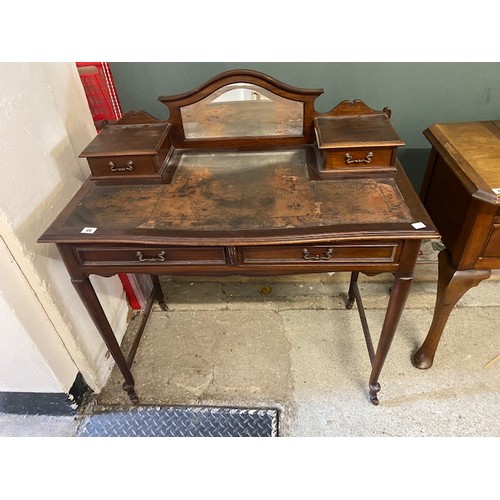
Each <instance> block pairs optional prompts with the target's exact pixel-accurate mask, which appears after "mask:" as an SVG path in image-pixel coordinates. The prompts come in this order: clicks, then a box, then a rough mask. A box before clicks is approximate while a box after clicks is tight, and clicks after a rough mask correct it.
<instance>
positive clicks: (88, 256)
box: [76, 247, 226, 266]
mask: <svg viewBox="0 0 500 500" xmlns="http://www.w3.org/2000/svg"><path fill="white" fill-rule="evenodd" d="M76 253H77V256H78V259H79V260H80V263H81V264H82V265H83V266H86V265H87V266H92V265H110V266H113V265H120V266H122V265H140V266H148V265H155V266H157V265H165V266H179V265H194V264H196V265H204V264H205V265H214V264H216V265H220V264H225V263H226V254H225V252H224V248H223V247H189V248H186V247H182V248H181V247H130V248H123V247H117V248H113V247H108V248H106V249H102V248H98V247H79V248H77V249H76Z"/></svg>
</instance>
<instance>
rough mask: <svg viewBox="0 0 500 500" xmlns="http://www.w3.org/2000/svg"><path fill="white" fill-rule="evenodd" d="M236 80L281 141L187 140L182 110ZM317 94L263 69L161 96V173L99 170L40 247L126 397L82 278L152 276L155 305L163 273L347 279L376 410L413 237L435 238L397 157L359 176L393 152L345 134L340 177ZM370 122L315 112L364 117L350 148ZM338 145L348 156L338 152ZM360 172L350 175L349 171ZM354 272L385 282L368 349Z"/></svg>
mask: <svg viewBox="0 0 500 500" xmlns="http://www.w3.org/2000/svg"><path fill="white" fill-rule="evenodd" d="M241 82H243V83H244V85H243V87H244V89H247V90H248V87H249V86H251V87H250V88H251V89H252V91H253V92H254V91H255V87H256V86H258V87H257V88H258V90H259V93H262V95H263V97H266V96H270V97H267V98H270V99H271V100H272V99H274V96H277V97H276V99H277V101H278V104H279V106H278V107H277V108H275V109H273V110H272V112H271V113H270V115H269V116H270V117H271V122H270V123H271V124H273V123H275V124H276V126H277V128H276V130H277V131H278V132H277V133H276V134H275V135H274V136H272V135H269V134H270V132H269V130H267V129H266V130H265V134H266V135H260V133H259V134H258V135H256V136H255V137H254V136H251V137H247V136H243V137H242V135H241V134H244V133H245V132H244V128H243V129H242V128H241V127H240V129H239V130H238V135H237V137H236V138H235V137H232V136H231V135H230V134H226V133H225V132H223V131H221V122H220V120H217V121H216V123H217V126H218V127H219V128H218V129H217V130H218V132H217V135H220V134H226V135H225V136H224V137H225V139H224V140H221V139H220V138H219V137H216V138H213V137H210V136H208V137H207V138H205V142H203V139H200V137H199V135H200V133H203V132H200V131H199V130H197V131H196V132H195V134H194V136H193V137H191V138H190V137H187V136H188V135H189V134H188V133H187V131H188V130H193V127H191V128H189V127H186V126H185V125H186V124H184V123H183V121H182V120H183V119H184V120H188V119H190V118H189V116H190V114H189V113H185V114H184V116H183V115H182V114H181V111H182V109H183V107H186V106H187V107H189V106H191V105H192V104H193V103H194V104H197V103H199V102H203V100H206V99H207V97H209V96H212V95H213V94H214V93H215V94H216V95H220V90H221V89H227V91H231V90H234V86H235V84H240V83H241ZM228 87H229V88H228ZM217 92H218V93H217ZM320 93H321V91H310V90H302V89H296V88H293V87H289V86H285V85H284V84H282V83H280V82H277V81H276V80H274V79H272V78H270V77H267V76H266V75H262V74H259V73H255V72H245V71H233V72H228V73H225V74H222V75H219V76H218V77H216V78H215V79H213V80H211V81H209V82H207V84H205V85H204V86H203V87H200V88H199V89H197V90H196V91H193V92H190V93H187V94H184V95H181V96H174V97H172V98H160V100H163V101H164V102H165V101H168V103H169V107H170V118H169V122H168V125H169V128H170V130H169V135H170V139H169V141H170V144H169V146H170V147H169V152H168V155H166V158H165V161H164V164H162V166H161V167H160V168H159V170H158V171H157V172H153V175H152V176H151V178H149V179H142V180H140V181H138V180H137V179H136V178H134V177H133V176H132V177H129V175H130V174H131V173H132V174H133V173H134V172H131V171H130V170H125V169H124V170H121V171H119V170H118V171H117V168H119V167H117V165H119V162H118V160H117V159H116V158H115V159H114V160H113V162H110V163H112V165H113V167H114V170H113V173H117V175H118V176H120V177H117V179H118V180H113V179H111V180H110V174H109V173H106V175H105V176H104V177H103V178H99V172H101V173H102V171H95V172H94V175H93V177H91V178H90V179H89V180H87V181H86V182H85V184H84V185H83V186H82V188H81V189H80V191H79V192H78V193H77V194H76V195H75V197H74V199H73V200H72V201H71V202H70V203H69V204H68V206H67V207H66V208H65V209H64V210H63V212H62V213H61V214H60V215H59V216H58V217H57V219H56V220H55V221H54V222H53V224H52V225H51V226H50V227H49V228H48V229H47V230H46V231H45V233H44V234H43V235H42V236H41V238H40V239H39V241H40V242H44V243H49V242H50V243H55V244H57V246H58V249H59V251H60V254H61V256H62V258H63V261H64V263H65V265H66V267H67V269H68V272H69V275H70V277H71V281H72V283H73V285H74V286H75V288H76V290H77V292H78V294H79V296H80V298H81V300H82V301H83V303H84V305H85V306H86V308H87V310H88V312H89V314H90V315H91V317H92V319H93V320H94V322H95V324H96V326H97V328H98V330H99V332H100V334H101V336H102V338H103V340H104V342H105V343H106V346H107V347H108V349H109V352H110V353H111V355H112V356H113V358H114V360H115V362H116V364H117V366H118V368H119V369H120V371H121V373H122V375H123V377H124V380H125V382H124V384H123V387H124V389H125V390H126V392H127V393H128V395H129V397H130V399H131V400H132V401H133V402H138V396H137V394H136V392H135V389H134V378H133V375H132V373H131V370H130V366H131V363H132V359H131V357H129V359H126V357H125V354H124V353H123V352H122V350H121V348H120V345H119V344H118V342H117V340H116V338H115V336H114V334H113V331H112V329H111V327H110V325H109V323H108V321H107V319H106V316H105V314H104V312H103V309H102V307H101V305H100V303H99V300H98V298H97V296H96V294H95V292H94V289H93V287H92V284H91V282H90V280H89V276H90V275H91V274H98V275H101V276H111V275H114V274H116V273H147V274H150V275H152V276H153V279H154V282H155V289H154V291H153V294H154V298H156V299H158V300H160V302H163V295H162V292H161V288H160V286H159V280H158V278H157V276H158V275H160V274H168V275H205V276H210V275H244V276H271V275H284V274H295V273H312V272H332V271H350V272H352V277H351V283H350V286H349V292H348V297H349V298H348V302H347V307H348V308H351V307H352V305H353V303H354V302H356V303H357V305H358V310H359V313H360V317H361V320H362V327H363V331H364V334H365V338H366V341H367V347H368V352H369V357H370V361H371V363H372V371H371V375H370V378H369V394H370V400H371V401H372V402H373V403H374V404H378V398H377V394H378V392H379V391H380V385H379V382H378V379H379V375H380V372H381V370H382V367H383V364H384V361H385V359H386V356H387V354H388V351H389V347H390V344H391V341H392V339H393V336H394V334H395V331H396V328H397V324H398V321H399V318H400V316H401V313H402V311H403V307H404V304H405V301H406V298H407V295H408V292H409V289H410V285H411V283H412V281H413V270H414V266H415V262H416V259H417V255H418V251H419V248H420V244H421V241H422V240H423V239H427V238H435V237H438V233H437V232H436V230H435V228H434V226H433V224H432V221H431V220H430V218H429V216H428V215H427V212H426V211H425V209H424V207H423V205H422V203H421V202H420V200H419V198H418V196H417V195H416V193H415V191H414V189H413V187H412V186H411V184H410V182H409V181H408V179H407V177H406V175H405V173H404V171H403V169H402V168H401V165H400V164H399V162H398V161H397V160H396V159H395V155H394V154H393V153H391V154H389V155H385V157H387V164H385V163H384V162H385V160H381V162H382V163H384V164H383V165H378V164H377V163H376V162H374V163H375V165H374V169H373V172H367V168H370V167H371V165H370V163H371V159H372V158H373V157H375V158H377V157H378V155H379V150H378V149H376V147H377V146H379V147H381V148H382V149H383V150H384V151H386V150H387V148H390V147H394V144H393V143H391V144H392V146H391V145H390V144H389V145H388V142H387V141H385V142H383V141H382V142H383V143H382V144H381V145H380V144H378V143H376V144H373V143H370V141H359V144H354V145H353V144H349V141H348V140H347V139H346V137H342V143H341V148H340V152H341V155H342V157H343V158H345V164H342V163H341V164H339V165H338V167H339V168H337V166H336V164H335V161H336V160H335V159H333V160H332V159H331V158H330V157H329V156H328V153H330V152H331V151H326V153H325V151H321V146H322V145H323V143H322V142H321V138H320V134H318V130H316V131H315V130H314V124H313V121H314V118H317V117H318V116H319V115H318V114H317V113H315V112H314V108H313V106H312V103H313V102H314V98H315V97H317V95H319V94H320ZM278 97H279V98H280V99H288V100H290V101H291V103H292V104H293V105H294V106H295V104H296V103H299V104H300V106H299V109H298V115H297V113H296V111H297V109H296V108H293V109H292V111H293V112H290V109H286V116H287V117H288V118H290V119H291V120H292V122H293V123H292V125H293V126H291V127H287V126H284V125H283V123H284V121H283V119H281V118H279V119H278V118H277V117H279V113H281V109H282V107H283V106H282V104H283V103H282V102H281V101H279V99H278ZM217 102H218V101H217ZM223 102H225V101H223ZM264 103H265V104H268V103H266V102H265V101H264ZM240 104H241V103H240V102H238V103H237V105H238V106H239V105H240ZM261 104H262V102H260V103H259V102H257V106H258V105H261ZM224 106H228V105H227V104H224ZM252 106H253V105H252ZM217 113H219V108H217V110H216V113H215V114H213V115H207V114H203V113H202V112H200V113H198V115H199V116H200V121H203V120H205V119H206V120H208V121H210V118H213V116H218V115H217ZM195 114H196V113H195ZM268 114H269V113H268ZM371 115H375V116H374V118H376V120H375V121H376V122H378V121H380V119H382V118H383V119H384V120H386V121H387V120H388V117H389V114H388V110H384V111H383V112H376V111H374V110H371V108H368V107H367V106H366V105H365V104H364V103H362V102H361V101H354V102H352V103H351V102H344V103H341V104H340V105H339V106H337V107H336V108H335V109H334V110H332V111H331V112H330V113H328V114H324V115H321V117H322V118H328V119H330V118H332V119H333V120H337V119H344V118H347V120H346V122H342V123H345V127H348V128H349V126H350V124H351V125H352V123H355V124H358V119H359V120H361V122H360V123H361V125H360V129H356V130H354V132H353V134H354V136H355V137H356V138H357V139H359V134H360V133H368V135H369V134H370V124H371V123H372V120H371ZM382 115H384V116H382ZM207 116H208V118H207ZM222 116H225V115H224V114H223V115H222ZM226 116H227V114H226ZM244 116H245V115H244V114H242V111H241V108H239V111H238V113H235V117H236V118H235V119H236V121H237V122H238V123H240V125H241V124H243V125H245V124H248V122H247V121H246V120H245V119H243V118H242V117H244ZM266 116H267V115H266ZM297 116H298V118H297ZM384 117H385V118H384ZM365 118H366V120H365V121H363V119H365ZM297 120H298V121H297ZM352 120H354V122H352ZM227 121H229V122H230V120H229V118H228V119H227ZM138 122H140V123H144V122H149V123H153V122H154V119H153V118H151V117H149V118H148V117H147V116H146V115H145V114H144V113H132V114H130V115H129V116H128V117H126V118H125V121H122V122H121V124H120V125H124V124H134V123H138ZM222 123H223V124H226V123H227V122H226V120H223V122H222ZM386 125H387V124H385V125H384V126H386ZM170 126H171V127H170ZM266 126H267V125H266ZM337 126H338V122H337V121H335V127H337ZM356 126H357V125H356ZM375 126H377V127H378V125H375ZM261 128H265V127H264V125H261ZM210 130H211V129H210ZM283 130H284V132H283ZM297 130H298V131H299V132H297ZM360 130H361V132H360ZM363 131H365V132H363ZM366 131H367V132H366ZM121 132H122V131H120V133H121ZM125 132H126V131H124V133H125ZM114 133H116V129H114ZM254 133H255V132H254ZM271 133H272V131H271ZM391 134H392V131H391ZM323 135H328V134H323ZM103 137H104V136H103ZM101 139H102V138H100V139H99V140H101ZM332 140H333V139H332V137H330V136H329V138H328V145H327V146H326V148H331V147H332ZM391 141H393V142H394V138H392V139H391ZM389 142H390V141H389ZM94 146H95V145H94ZM345 148H350V149H349V151H348V152H347V153H346V152H345ZM357 148H359V149H360V151H358V149H357ZM367 148H368V149H367ZM159 149H160V150H161V148H159ZM95 150H96V148H95V147H94V148H93V151H94V152H95ZM389 152H391V151H389ZM128 153H130V154H132V153H134V152H130V151H129V152H128ZM134 154H137V152H135V153H134ZM333 154H334V155H337V154H338V150H337V149H335V150H334V151H333ZM381 156H383V155H381ZM385 157H384V158H385ZM348 160H349V161H348ZM101 164H102V163H101ZM126 165H130V163H129V162H127V163H126ZM332 165H333V166H332ZM356 165H359V166H360V172H359V173H358V172H356V171H354V172H353V169H354V168H355V167H356ZM378 167H380V168H378ZM99 168H100V167H99ZM343 169H344V170H343ZM155 175H156V177H155ZM359 272H366V273H375V274H376V273H379V272H391V273H394V284H393V286H392V289H391V294H390V298H389V303H388V307H387V312H386V315H385V320H384V323H383V327H382V331H381V334H380V337H379V342H378V345H377V348H376V349H375V348H374V347H373V344H372V341H371V338H370V334H369V330H368V326H367V323H366V317H365V315H364V309H363V305H362V302H361V298H360V294H359V289H358V286H357V277H358V273H359ZM342 334H343V333H342ZM135 347H136V348H137V345H136V346H135ZM134 352H135V351H134ZM132 356H133V354H132Z"/></svg>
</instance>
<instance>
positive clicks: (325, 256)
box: [302, 248, 333, 260]
mask: <svg viewBox="0 0 500 500" xmlns="http://www.w3.org/2000/svg"><path fill="white" fill-rule="evenodd" d="M332 255H333V248H329V249H328V250H325V252H324V253H323V255H311V254H310V253H309V250H308V249H307V248H304V250H302V256H303V257H304V260H330V259H331V258H332Z"/></svg>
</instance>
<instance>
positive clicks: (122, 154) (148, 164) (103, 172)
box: [80, 112, 172, 183]
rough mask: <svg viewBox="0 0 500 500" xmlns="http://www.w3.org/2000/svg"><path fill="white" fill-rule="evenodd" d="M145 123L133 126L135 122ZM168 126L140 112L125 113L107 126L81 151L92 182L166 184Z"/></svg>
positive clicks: (168, 144) (168, 152) (169, 141)
mask: <svg viewBox="0 0 500 500" xmlns="http://www.w3.org/2000/svg"><path fill="white" fill-rule="evenodd" d="M140 119H143V120H146V121H148V122H147V123H136V121H137V120H140ZM170 129H171V124H170V123H165V122H157V121H156V120H154V119H153V118H152V117H149V118H148V117H147V116H146V114H145V113H143V112H137V113H132V114H126V115H125V116H124V117H123V118H122V119H121V120H120V121H119V122H117V123H115V124H108V125H107V126H105V127H104V128H103V129H102V130H101V132H99V134H97V136H96V137H95V138H94V139H93V140H92V142H91V143H90V144H89V145H88V146H87V147H86V148H85V149H84V150H83V151H82V153H81V154H80V158H87V161H88V163H89V166H90V170H91V172H92V177H91V179H92V180H95V181H105V182H111V183H113V182H120V181H128V182H133V181H140V182H148V181H151V182H162V181H166V179H165V178H164V177H165V174H166V171H167V169H166V165H165V164H166V163H167V161H168V157H169V154H171V151H172V143H171V139H170V135H169V132H170Z"/></svg>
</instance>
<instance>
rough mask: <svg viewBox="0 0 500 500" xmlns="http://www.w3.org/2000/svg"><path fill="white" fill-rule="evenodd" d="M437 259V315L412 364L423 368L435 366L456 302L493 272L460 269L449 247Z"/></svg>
mask: <svg viewBox="0 0 500 500" xmlns="http://www.w3.org/2000/svg"><path fill="white" fill-rule="evenodd" d="M438 259H439V268H438V273H439V275H438V287H437V296H436V306H435V308H434V317H433V318H432V324H431V327H430V329H429V332H428V333H427V337H426V338H425V340H424V343H423V344H422V346H421V347H420V349H419V350H418V351H417V352H416V353H415V354H414V355H413V359H412V361H413V365H414V366H416V367H417V368H421V369H427V368H430V367H431V366H432V363H433V361H434V355H435V354H436V349H437V347H438V344H439V340H440V339H441V335H442V333H443V330H444V327H445V326H446V322H447V321H448V318H449V316H450V313H451V311H452V310H453V308H454V307H455V305H456V303H457V302H458V301H459V300H460V299H461V298H462V297H463V295H464V294H465V293H466V292H467V291H468V290H470V289H471V288H473V287H475V286H477V285H479V283H480V282H481V281H483V280H485V279H487V278H489V277H490V276H491V270H473V269H468V270H460V271H459V270H457V269H456V267H455V266H454V265H453V263H452V262H451V259H450V254H449V252H448V250H446V249H444V250H441V252H439V255H438Z"/></svg>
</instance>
